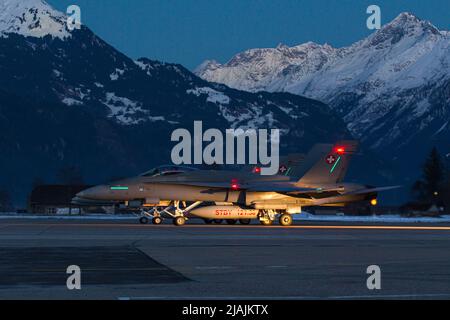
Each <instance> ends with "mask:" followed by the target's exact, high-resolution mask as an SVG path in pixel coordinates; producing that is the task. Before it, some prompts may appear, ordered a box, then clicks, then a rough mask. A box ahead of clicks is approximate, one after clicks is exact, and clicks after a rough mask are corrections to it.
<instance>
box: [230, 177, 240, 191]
mask: <svg viewBox="0 0 450 320" xmlns="http://www.w3.org/2000/svg"><path fill="white" fill-rule="evenodd" d="M231 189H232V190H239V183H238V181H237V179H233V180H231Z"/></svg>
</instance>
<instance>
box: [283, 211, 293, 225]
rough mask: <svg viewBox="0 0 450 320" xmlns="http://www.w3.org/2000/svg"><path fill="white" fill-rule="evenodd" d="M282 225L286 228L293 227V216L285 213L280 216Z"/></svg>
mask: <svg viewBox="0 0 450 320" xmlns="http://www.w3.org/2000/svg"><path fill="white" fill-rule="evenodd" d="M280 224H281V225H282V226H284V227H287V226H290V225H292V216H291V215H290V214H288V213H283V214H282V215H281V216H280Z"/></svg>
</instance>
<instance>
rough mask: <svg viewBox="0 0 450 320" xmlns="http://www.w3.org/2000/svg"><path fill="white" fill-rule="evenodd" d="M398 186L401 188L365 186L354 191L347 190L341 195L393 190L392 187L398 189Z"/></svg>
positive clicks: (394, 187)
mask: <svg viewBox="0 0 450 320" xmlns="http://www.w3.org/2000/svg"><path fill="white" fill-rule="evenodd" d="M398 188H401V186H390V187H379V188H366V189H360V190H356V191H351V192H347V193H344V194H342V195H343V196H346V195H352V194H364V193H374V192H381V191H388V190H393V189H398Z"/></svg>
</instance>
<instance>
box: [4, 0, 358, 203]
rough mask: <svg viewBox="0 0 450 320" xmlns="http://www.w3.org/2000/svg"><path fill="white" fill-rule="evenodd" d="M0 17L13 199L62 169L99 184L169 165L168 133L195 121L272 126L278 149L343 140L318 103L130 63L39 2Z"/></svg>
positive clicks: (8, 6)
mask: <svg viewBox="0 0 450 320" xmlns="http://www.w3.org/2000/svg"><path fill="white" fill-rule="evenodd" d="M0 10H1V12H2V13H1V19H0V25H1V30H2V31H1V32H2V33H1V36H0V128H1V130H2V134H1V135H0V150H1V152H0V167H1V168H3V170H2V174H1V175H0V187H2V186H3V187H4V186H8V190H10V191H11V192H12V194H13V195H14V196H16V197H17V196H18V195H21V196H22V197H25V196H26V192H27V191H29V188H30V185H31V182H32V180H33V179H34V178H37V177H39V178H43V179H44V180H47V181H48V182H53V181H54V177H55V174H56V172H57V171H58V170H59V169H61V168H62V167H64V166H67V165H77V166H78V167H80V169H81V171H82V173H83V175H84V176H85V177H88V179H87V182H89V183H97V182H102V181H104V180H106V179H108V178H111V177H118V176H119V177H120V176H126V175H132V174H136V173H138V172H143V171H146V170H148V169H149V168H150V167H152V166H153V165H159V164H161V163H165V162H166V163H168V162H170V160H169V159H170V150H171V148H172V147H173V146H174V143H172V142H171V141H170V137H171V133H172V131H173V130H174V129H176V128H180V127H181V128H187V129H190V130H192V128H193V123H194V121H195V120H202V121H203V127H204V129H205V130H206V129H207V128H208V127H214V128H219V129H222V130H224V129H227V128H279V129H281V131H282V136H281V148H282V150H283V151H284V152H288V151H296V152H298V151H304V150H306V149H308V148H309V147H310V146H311V145H312V144H313V143H315V142H316V141H335V140H336V139H340V138H343V137H348V136H349V133H348V131H347V129H346V127H345V124H344V122H343V121H342V120H341V119H340V117H339V116H337V115H335V113H334V112H333V111H332V110H331V109H330V108H329V107H328V106H327V105H325V104H323V103H321V102H318V101H315V100H311V99H308V98H303V97H300V96H297V95H293V94H289V93H268V92H261V93H248V92H245V91H239V90H235V89H231V88H229V87H227V86H225V85H222V84H213V83H209V82H207V81H205V80H202V79H200V78H199V77H197V76H196V75H194V74H193V73H191V72H190V71H188V70H187V69H185V68H184V67H183V66H181V65H178V64H169V63H163V62H158V61H152V60H149V59H146V58H142V59H138V60H133V59H130V58H129V57H127V56H125V55H124V54H122V53H120V52H119V51H117V50H116V49H115V48H113V47H111V46H110V45H109V44H107V43H106V42H104V41H103V40H102V39H100V38H99V37H97V36H96V35H95V34H94V33H93V32H91V30H90V29H88V28H87V27H86V26H82V27H81V29H79V30H77V29H76V30H73V31H68V30H67V29H66V28H65V25H64V21H65V17H64V15H63V14H61V13H58V12H56V11H54V10H53V9H52V8H51V7H50V6H48V5H47V4H46V3H45V2H44V1H38V0H21V1H11V0H0ZM5 168H6V169H5ZM21 199H23V198H21ZM16 200H17V199H16Z"/></svg>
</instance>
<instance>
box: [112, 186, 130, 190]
mask: <svg viewBox="0 0 450 320" xmlns="http://www.w3.org/2000/svg"><path fill="white" fill-rule="evenodd" d="M111 190H128V187H121V186H117V187H111Z"/></svg>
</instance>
